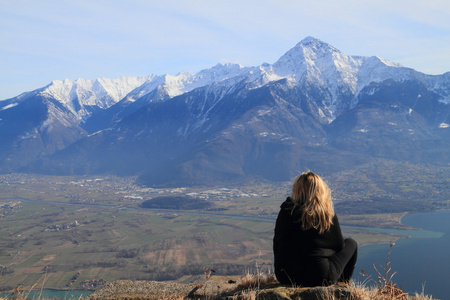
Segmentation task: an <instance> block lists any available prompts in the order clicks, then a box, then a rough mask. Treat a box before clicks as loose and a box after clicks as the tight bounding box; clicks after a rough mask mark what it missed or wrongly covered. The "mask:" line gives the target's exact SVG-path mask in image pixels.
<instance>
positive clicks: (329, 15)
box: [0, 0, 450, 100]
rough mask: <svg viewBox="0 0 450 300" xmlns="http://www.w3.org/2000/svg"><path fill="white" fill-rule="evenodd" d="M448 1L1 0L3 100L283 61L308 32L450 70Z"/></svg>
mask: <svg viewBox="0 0 450 300" xmlns="http://www.w3.org/2000/svg"><path fill="white" fill-rule="evenodd" d="M449 20H450V1H447V0H424V1H418V0H395V1H392V0H389V1H387V0H377V1H369V0H366V1H364V0H359V1H356V0H339V1H337V0H308V1H305V0H296V1H295V0H291V1H288V0H277V1H275V0H271V1H269V0H237V1H234V0H228V1H227V0H220V1H218V0H185V1H175V0H164V1H163V0H159V1H153V0H146V1H145V0H127V1H122V0H121V1H118V0H95V1H93V0H89V1H86V0H76V1H68V0H52V1H50V0H39V1H37V0H14V1H12V0H0V100H3V99H7V98H10V97H14V96H17V95H19V94H20V93H22V92H25V91H30V90H34V89H37V88H40V87H43V86H45V85H47V84H49V83H50V82H51V81H52V80H63V79H66V78H68V79H71V80H75V79H77V78H86V79H95V78H98V77H106V78H117V77H120V76H145V75H149V74H152V73H153V74H158V75H161V74H165V73H169V74H177V73H178V72H180V71H190V72H194V73H196V72H198V71H200V70H202V69H205V68H210V67H212V66H214V65H216V64H217V63H226V62H231V63H240V64H242V65H244V66H257V65H260V64H262V63H264V62H267V63H274V62H275V61H276V60H277V59H278V58H279V57H280V56H282V55H283V54H284V53H285V52H287V51H288V50H289V49H290V48H292V47H294V46H295V45H296V44H297V43H298V42H299V41H301V40H302V39H303V38H305V37H307V36H313V37H316V38H319V39H321V40H322V41H324V42H327V43H329V44H331V45H333V46H334V47H336V48H338V49H339V50H341V51H342V52H344V53H346V54H351V55H362V56H372V55H377V56H380V57H383V58H386V59H388V60H391V61H395V62H398V63H400V64H402V65H404V66H406V67H411V68H414V69H416V70H418V71H421V72H424V73H427V74H442V73H445V72H447V71H450V21H449Z"/></svg>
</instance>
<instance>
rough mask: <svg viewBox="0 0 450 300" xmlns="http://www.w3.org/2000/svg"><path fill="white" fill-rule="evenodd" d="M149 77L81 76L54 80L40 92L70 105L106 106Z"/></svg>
mask: <svg viewBox="0 0 450 300" xmlns="http://www.w3.org/2000/svg"><path fill="white" fill-rule="evenodd" d="M151 76H152V75H151ZM151 76H149V77H151ZM147 78H148V77H120V78H117V79H107V78H98V79H96V80H88V79H82V78H79V79H77V80H75V81H71V80H70V79H65V80H64V81H61V80H54V81H52V82H51V83H50V84H49V85H48V86H46V87H45V88H44V89H43V90H42V91H41V92H40V94H41V95H42V96H46V97H52V98H54V99H56V100H58V101H60V102H61V103H63V104H64V105H66V106H69V107H73V106H76V105H77V104H78V105H80V106H83V105H91V106H92V105H96V106H99V107H100V108H106V107H109V106H111V105H112V104H114V103H116V102H118V101H119V100H121V99H122V98H123V97H125V95H126V94H128V93H129V92H130V91H132V90H133V89H135V88H136V87H138V86H140V85H142V84H143V83H144V82H145V81H146V80H147ZM75 102H77V104H76V103H75Z"/></svg>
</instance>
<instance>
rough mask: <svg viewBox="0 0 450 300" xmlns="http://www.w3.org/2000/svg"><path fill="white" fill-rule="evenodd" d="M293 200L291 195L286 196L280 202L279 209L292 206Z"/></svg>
mask: <svg viewBox="0 0 450 300" xmlns="http://www.w3.org/2000/svg"><path fill="white" fill-rule="evenodd" d="M294 205H295V204H294V201H293V200H292V199H291V197H287V198H286V200H284V202H283V203H281V206H280V208H281V209H292V208H293V207H294Z"/></svg>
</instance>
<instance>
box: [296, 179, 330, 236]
mask: <svg viewBox="0 0 450 300" xmlns="http://www.w3.org/2000/svg"><path fill="white" fill-rule="evenodd" d="M291 199H292V201H293V202H294V207H293V209H292V213H294V209H295V208H296V207H297V206H300V207H301V208H302V215H301V217H300V220H301V222H302V229H303V230H308V229H311V228H314V229H317V230H318V231H319V233H323V232H325V231H327V230H329V229H330V227H331V225H332V224H333V221H332V219H333V217H334V208H333V202H332V201H331V191H330V188H329V187H328V185H327V184H326V183H325V182H324V181H323V180H322V178H320V177H319V176H318V175H317V174H314V173H313V172H309V171H308V172H305V173H302V174H301V175H299V176H297V177H296V178H295V180H294V184H293V185H292V192H291ZM300 220H299V221H300Z"/></svg>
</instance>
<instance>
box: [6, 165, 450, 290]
mask: <svg viewBox="0 0 450 300" xmlns="http://www.w3.org/2000/svg"><path fill="white" fill-rule="evenodd" d="M377 166H378V167H379V168H378V169H377V168H373V166H364V165H363V166H362V167H361V169H352V170H346V171H342V172H339V173H335V174H328V175H326V176H325V179H326V180H327V182H329V185H330V187H331V188H332V191H333V197H334V201H335V205H336V211H337V213H338V215H339V218H340V222H341V225H343V231H344V235H351V236H352V237H354V238H355V239H356V240H357V241H358V243H359V244H360V245H364V244H372V243H390V242H392V241H394V240H396V239H397V238H398V237H399V236H398V235H395V234H389V233H381V232H379V231H373V230H371V229H369V228H368V227H384V228H403V229H404V228H406V226H404V225H401V224H400V223H399V220H400V218H401V217H402V216H403V215H404V213H405V212H409V211H423V210H437V209H443V208H448V207H449V200H448V199H450V195H449V190H448V186H450V184H449V179H448V176H445V175H446V174H449V167H445V166H442V167H439V168H437V167H436V168H435V169H434V170H433V171H432V172H431V171H429V172H428V173H426V166H423V165H409V166H408V165H405V164H403V165H398V164H395V163H392V162H390V161H379V162H378V164H377ZM364 168H367V169H364ZM405 170H406V171H407V172H405ZM424 170H425V171H424ZM356 174H358V176H356ZM400 174H403V175H401V176H400ZM355 178H357V180H356V179H355ZM418 178H420V180H418ZM135 179H136V178H135V177H114V176H95V177H94V176H43V175H32V174H19V173H14V174H7V175H0V190H1V195H0V222H1V225H2V226H1V228H2V229H1V231H0V267H1V269H0V288H1V289H2V290H9V289H11V288H15V287H16V286H17V285H19V284H23V285H24V286H28V287H31V286H33V285H42V286H45V287H47V288H58V289H65V288H70V289H95V288H98V287H101V286H102V285H103V284H104V283H105V282H110V281H113V280H116V279H147V280H177V281H185V282H188V281H189V282H192V281H195V280H199V278H201V277H202V276H203V275H204V268H211V269H214V270H215V271H216V274H220V275H225V274H238V275H241V274H245V272H249V271H250V272H253V271H255V268H258V269H260V270H261V269H264V270H271V268H272V237H273V228H274V222H275V218H276V216H277V213H278V209H279V205H280V204H281V202H282V201H283V200H284V198H285V197H286V196H287V195H288V193H289V189H290V184H291V183H290V182H280V183H269V182H264V181H261V182H257V181H255V182H253V183H248V184H246V185H241V186H239V185H224V186H215V187H179V188H148V187H142V186H139V185H137V184H135ZM375 179H376V180H375ZM174 196H175V197H180V196H190V197H192V199H199V200H201V201H207V202H208V203H210V205H209V207H208V208H207V209H195V210H178V209H144V208H141V207H140V205H141V204H142V202H144V201H145V200H149V199H155V198H158V197H174ZM169 199H170V198H169Z"/></svg>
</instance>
